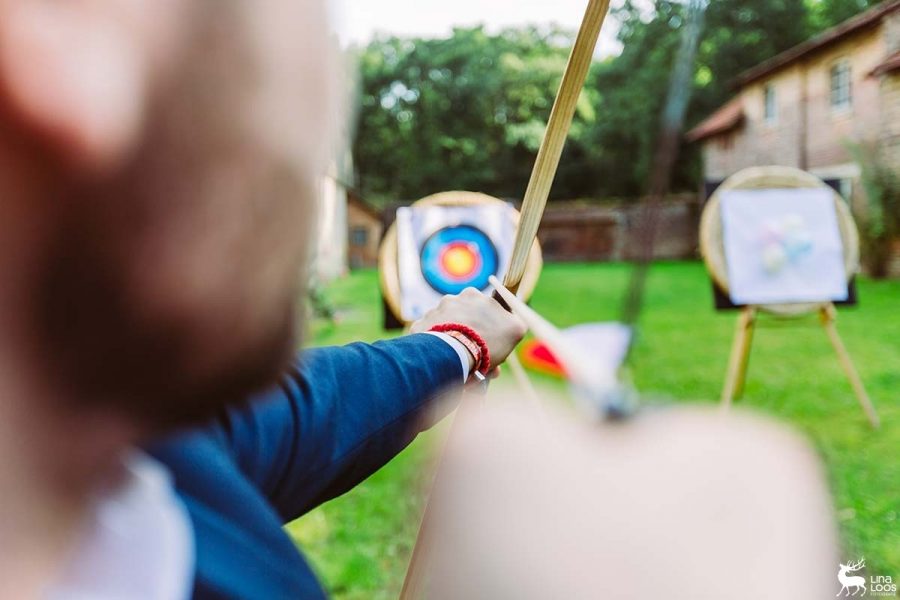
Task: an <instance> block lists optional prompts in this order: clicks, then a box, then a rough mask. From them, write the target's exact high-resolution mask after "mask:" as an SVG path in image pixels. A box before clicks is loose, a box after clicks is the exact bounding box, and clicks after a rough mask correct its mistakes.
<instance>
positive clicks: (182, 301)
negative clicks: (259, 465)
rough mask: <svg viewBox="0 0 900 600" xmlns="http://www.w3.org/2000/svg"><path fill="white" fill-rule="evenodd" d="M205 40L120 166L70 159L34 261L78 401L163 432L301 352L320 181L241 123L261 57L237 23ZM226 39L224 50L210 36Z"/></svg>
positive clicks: (260, 382) (38, 307) (70, 395)
mask: <svg viewBox="0 0 900 600" xmlns="http://www.w3.org/2000/svg"><path fill="white" fill-rule="evenodd" d="M218 25H219V27H218V28H212V33H213V34H214V35H212V37H209V36H203V35H197V36H196V39H197V41H196V44H197V46H198V47H199V48H200V49H202V50H201V51H202V53H203V55H204V56H206V57H209V56H214V57H217V58H216V59H214V60H213V61H212V62H211V60H210V59H205V60H203V61H197V60H194V61H191V60H188V61H185V66H184V67H183V68H182V69H181V71H180V73H179V75H178V76H177V77H175V78H173V80H172V83H171V85H170V86H169V87H168V89H166V90H162V91H161V93H159V94H158V95H157V96H156V97H155V99H154V101H153V102H152V104H151V107H150V110H149V111H148V118H147V127H146V129H145V130H146V135H145V136H144V138H143V139H142V141H141V143H140V144H139V146H138V147H137V148H135V150H134V152H133V153H132V154H131V155H130V157H129V158H128V159H127V160H126V161H125V162H124V163H123V164H122V165H120V166H119V168H117V169H116V170H115V172H113V173H107V174H104V175H103V176H102V177H97V178H93V179H92V178H84V177H81V176H77V175H74V174H70V173H66V171H65V169H64V168H63V167H60V168H59V169H55V170H53V171H52V172H51V173H48V176H49V177H53V180H54V181H55V182H58V183H59V185H58V186H54V192H55V193H54V197H53V198H51V199H48V201H52V202H54V203H57V204H58V207H57V208H56V209H55V210H57V217H56V219H55V220H54V223H55V225H54V227H53V228H52V231H51V232H50V234H49V236H48V238H49V242H48V244H46V246H45V251H44V253H43V255H42V257H41V259H40V261H39V262H38V264H37V265H36V267H37V268H36V269H35V270H34V281H33V285H32V287H31V289H32V290H33V295H32V298H31V302H30V305H31V310H32V318H31V323H32V324H33V332H34V335H32V336H31V337H32V339H34V340H35V341H36V344H35V347H34V351H35V352H36V353H37V358H38V361H39V363H38V364H42V365H43V366H44V370H45V372H46V373H48V376H49V378H50V379H51V381H52V382H53V383H54V385H56V386H57V387H59V388H60V389H61V390H62V394H61V396H62V397H65V398H67V400H66V401H67V402H68V404H69V406H70V407H71V408H72V409H74V410H83V409H86V408H87V409H91V408H96V409H100V410H104V411H108V412H112V413H117V414H121V415H123V416H125V417H126V418H128V419H130V420H131V421H133V422H135V423H136V424H138V426H140V427H141V428H143V429H144V430H147V431H154V432H160V431H164V430H168V429H171V428H173V427H177V426H181V425H189V424H193V423H196V422H199V421H203V420H207V419H209V418H210V417H212V416H214V415H215V414H216V413H217V412H219V411H220V410H221V409H222V408H223V407H226V406H228V405H233V404H237V403H240V402H243V401H245V400H246V399H247V398H248V396H249V395H250V394H251V393H253V392H255V391H258V390H260V389H261V388H262V387H264V386H266V385H268V384H271V383H273V381H274V379H275V378H276V377H277V375H278V374H279V373H280V372H281V371H282V370H283V368H284V367H285V365H286V362H287V360H288V359H289V358H290V356H291V352H292V349H293V347H294V346H295V344H296V338H297V331H296V329H297V323H298V322H299V319H297V318H296V315H297V314H298V312H299V307H298V306H297V300H298V295H299V294H298V292H299V291H300V290H301V284H300V282H301V274H302V271H303V265H304V263H305V255H306V248H307V245H308V244H307V243H306V241H307V238H308V237H309V236H308V234H309V223H310V221H311V218H310V217H311V216H312V215H311V214H310V213H311V210H310V209H311V207H312V199H313V197H314V193H315V192H314V184H315V177H313V176H312V175H311V174H309V173H300V172H298V171H297V170H296V169H294V168H292V167H291V166H290V165H289V163H288V162H287V161H286V160H283V159H282V158H281V157H279V156H278V155H277V154H276V153H273V152H272V151H271V150H269V149H267V145H266V144H265V143H263V142H262V141H261V140H259V139H257V137H256V136H255V134H254V131H253V129H252V127H251V126H250V125H249V123H251V122H252V120H251V119H247V118H245V115H246V114H247V113H248V112H249V110H248V106H249V105H250V104H251V102H252V98H251V96H252V94H251V91H252V90H253V89H254V87H253V86H254V77H253V68H252V61H250V60H248V55H247V54H245V53H242V52H241V51H240V46H239V45H236V44H234V43H233V42H232V41H231V40H232V38H233V35H231V34H233V32H230V33H231V34H230V33H229V30H228V29H227V28H224V29H223V28H222V27H221V25H222V23H218ZM217 44H218V45H221V47H220V48H219V49H218V50H216V45H217Z"/></svg>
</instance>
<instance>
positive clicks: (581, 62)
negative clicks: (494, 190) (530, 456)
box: [400, 0, 609, 600]
mask: <svg viewBox="0 0 900 600" xmlns="http://www.w3.org/2000/svg"><path fill="white" fill-rule="evenodd" d="M608 12H609V0H589V1H588V7H587V10H586V11H585V14H584V19H583V20H582V22H581V27H580V28H579V31H578V36H577V37H576V38H575V46H574V47H573V48H572V53H571V54H570V55H569V61H568V63H567V64H566V69H565V72H564V73H563V78H562V81H561V82H560V86H559V92H558V93H557V95H556V100H555V102H554V103H553V109H552V110H551V112H550V120H549V121H547V130H546V132H545V133H544V139H543V140H542V141H541V146H540V149H539V150H538V155H537V159H536V160H535V163H534V169H532V171H531V178H530V179H529V181H528V188H527V189H526V191H525V197H524V199H523V201H522V210H521V216H520V220H519V227H518V229H517V230H516V239H515V243H514V245H513V251H512V255H511V257H510V264H509V268H508V269H507V271H506V276H505V277H504V279H503V285H504V286H505V287H506V288H507V289H509V290H510V291H511V292H513V293H515V292H516V291H517V290H518V288H519V284H520V283H521V282H522V278H523V277H524V275H525V267H526V264H527V262H528V254H529V253H530V252H531V246H532V245H533V244H534V240H535V238H536V237H537V231H538V227H539V226H540V224H541V219H542V218H543V216H544V208H545V207H546V206H547V198H548V197H549V195H550V188H551V187H552V185H553V180H554V179H555V177H556V171H557V169H558V167H559V160H560V158H561V157H562V152H563V148H564V147H565V144H566V138H567V137H568V135H569V128H570V127H571V125H572V119H573V118H574V116H575V108H576V106H577V104H578V97H579V96H580V95H581V91H582V89H583V88H584V83H585V81H586V80H587V75H588V69H590V66H591V61H592V60H593V57H594V49H595V48H596V47H597V40H598V39H599V37H600V29H601V27H602V26H603V21H604V20H605V19H606V14H607V13H608ZM495 297H497V296H495ZM470 404H472V402H471V401H467V400H466V399H465V398H464V399H463V403H462V405H461V406H460V409H461V410H464V409H466V407H467V405H470ZM456 423H458V421H456V422H454V427H452V428H451V430H450V433H449V438H450V439H452V438H453V437H454V431H455V425H456ZM439 475H440V468H438V476H437V477H439ZM437 477H436V480H435V484H434V486H435V488H436V487H437V486H438V482H437ZM430 500H431V498H429V502H428V503H426V505H425V512H424V515H423V517H422V524H421V526H420V528H419V535H418V537H417V538H416V544H415V546H414V548H413V554H412V558H411V560H410V563H409V569H408V570H407V572H406V579H405V580H404V582H403V589H402V590H401V592H400V598H401V600H413V599H418V598H422V597H424V595H425V583H426V581H425V571H426V568H425V567H426V564H425V563H426V561H425V558H426V556H425V555H426V552H427V545H428V542H429V540H428V539H427V538H428V530H429V520H430V510H429V507H430Z"/></svg>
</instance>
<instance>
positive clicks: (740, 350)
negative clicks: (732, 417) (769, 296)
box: [722, 306, 755, 410]
mask: <svg viewBox="0 0 900 600" xmlns="http://www.w3.org/2000/svg"><path fill="white" fill-rule="evenodd" d="M754 313H755V309H753V308H751V307H749V306H746V307H744V308H743V309H742V310H741V315H740V316H739V317H738V320H737V327H736V328H735V331H734V342H733V343H732V345H731V356H730V358H729V359H728V372H727V373H726V375H725V387H724V388H722V408H723V409H724V410H728V408H730V407H731V401H732V399H733V398H734V395H735V390H737V388H738V381H739V379H742V375H741V370H742V365H743V364H744V363H745V362H746V356H747V355H749V353H750V341H751V337H750V334H751V332H752V327H753V316H754Z"/></svg>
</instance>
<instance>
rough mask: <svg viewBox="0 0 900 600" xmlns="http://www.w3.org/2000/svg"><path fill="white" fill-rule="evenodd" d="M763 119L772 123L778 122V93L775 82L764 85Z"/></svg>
mask: <svg viewBox="0 0 900 600" xmlns="http://www.w3.org/2000/svg"><path fill="white" fill-rule="evenodd" d="M763 121H765V122H766V123H768V124H770V125H771V124H773V123H777V122H778V95H777V93H776V92H775V84H774V83H767V84H766V85H764V86H763Z"/></svg>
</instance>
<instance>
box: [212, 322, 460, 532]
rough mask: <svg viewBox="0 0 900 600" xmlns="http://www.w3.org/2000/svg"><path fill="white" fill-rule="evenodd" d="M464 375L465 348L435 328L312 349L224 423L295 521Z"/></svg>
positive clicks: (404, 438)
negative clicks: (438, 334) (459, 348)
mask: <svg viewBox="0 0 900 600" xmlns="http://www.w3.org/2000/svg"><path fill="white" fill-rule="evenodd" d="M460 384H461V377H460V359H459V356H458V355H457V353H456V352H455V351H454V349H453V348H452V347H450V346H449V345H448V344H447V343H446V342H444V341H443V340H441V339H439V338H437V337H435V336H432V335H423V334H419V335H410V336H405V337H401V338H398V339H395V340H391V341H385V342H377V343H375V344H372V345H368V344H351V345H349V346H345V347H339V348H322V349H315V350H309V351H306V352H304V353H303V354H302V355H301V356H300V358H299V359H298V361H297V362H296V363H295V365H294V366H293V368H292V369H291V370H290V371H289V372H288V373H287V374H286V375H285V376H284V377H283V378H282V381H281V382H280V384H279V386H278V387H277V388H276V389H273V390H272V391H270V392H268V393H266V394H264V395H262V396H260V397H258V398H256V399H254V401H253V402H252V403H251V404H250V405H249V406H247V407H244V408H240V409H232V410H229V411H228V412H227V413H226V414H225V415H224V417H223V418H222V419H221V420H220V421H219V422H218V424H217V425H216V428H217V429H218V430H220V431H221V434H222V437H223V439H224V441H225V444H226V446H227V448H228V450H229V452H231V453H232V454H233V456H234V459H235V460H236V461H237V463H238V465H239V467H240V468H241V470H242V471H243V472H244V473H245V474H246V475H247V477H248V478H250V479H251V481H253V482H254V483H255V484H256V485H257V486H258V487H259V488H260V489H261V490H262V491H263V493H264V494H265V495H266V496H267V497H268V498H269V500H270V502H271V503H272V504H273V506H274V507H275V508H276V510H278V512H279V514H280V515H281V517H282V518H283V519H284V520H285V521H289V520H291V519H294V518H297V517H298V516H300V515H302V514H304V513H305V512H307V511H309V510H311V509H312V508H314V507H315V506H317V505H319V504H321V503H322V502H325V501H326V500H329V499H331V498H334V497H335V496H338V495H340V494H342V493H344V492H346V491H347V490H349V489H350V488H352V487H353V486H355V485H356V484H358V483H359V482H361V481H362V480H364V479H365V478H366V477H368V476H369V475H371V474H372V473H374V472H375V471H376V470H378V469H379V468H380V467H382V466H383V465H384V464H385V463H387V462H388V461H389V460H390V459H391V458H393V457H394V456H395V455H396V454H397V453H399V452H400V451H401V450H402V449H403V448H405V447H406V446H407V445H408V444H409V443H410V442H411V441H412V440H413V439H414V438H415V436H416V435H417V434H418V433H419V431H421V430H422V429H424V428H425V427H427V426H428V423H427V422H426V415H425V413H426V412H428V411H429V410H430V409H432V408H433V403H432V402H430V401H431V400H433V399H434V398H435V397H436V396H438V395H440V394H441V393H442V392H446V391H448V390H450V389H452V388H453V387H454V386H459V385H460ZM450 408H452V406H451V405H450V403H448V405H447V406H446V408H444V410H445V411H448V410H449V409H450Z"/></svg>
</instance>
